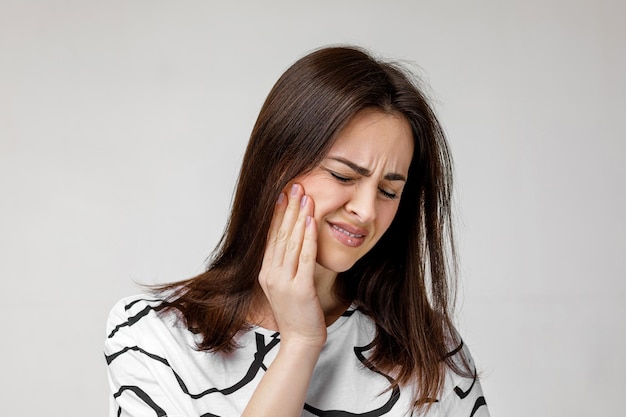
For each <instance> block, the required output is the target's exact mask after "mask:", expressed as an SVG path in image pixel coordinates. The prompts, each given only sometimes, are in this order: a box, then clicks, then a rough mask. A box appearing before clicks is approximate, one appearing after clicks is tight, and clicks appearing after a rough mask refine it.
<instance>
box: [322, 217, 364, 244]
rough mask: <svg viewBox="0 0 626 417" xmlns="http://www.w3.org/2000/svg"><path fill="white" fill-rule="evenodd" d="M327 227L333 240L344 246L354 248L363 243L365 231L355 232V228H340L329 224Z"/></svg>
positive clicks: (342, 226)
mask: <svg viewBox="0 0 626 417" xmlns="http://www.w3.org/2000/svg"><path fill="white" fill-rule="evenodd" d="M329 225H330V230H331V231H332V233H333V235H334V236H335V238H336V239H337V240H338V241H339V242H341V243H343V244H344V245H346V246H349V247H351V248H356V247H359V246H361V245H362V244H363V242H365V237H366V236H367V231H361V230H357V229H356V228H354V227H351V226H348V225H341V226H340V225H337V224H335V223H329ZM348 229H349V230H348Z"/></svg>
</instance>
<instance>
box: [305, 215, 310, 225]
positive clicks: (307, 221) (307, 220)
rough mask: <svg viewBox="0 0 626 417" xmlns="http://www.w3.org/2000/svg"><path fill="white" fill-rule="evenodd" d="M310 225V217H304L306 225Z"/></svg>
mask: <svg viewBox="0 0 626 417" xmlns="http://www.w3.org/2000/svg"><path fill="white" fill-rule="evenodd" d="M310 224H311V216H306V225H307V226H308V225H310Z"/></svg>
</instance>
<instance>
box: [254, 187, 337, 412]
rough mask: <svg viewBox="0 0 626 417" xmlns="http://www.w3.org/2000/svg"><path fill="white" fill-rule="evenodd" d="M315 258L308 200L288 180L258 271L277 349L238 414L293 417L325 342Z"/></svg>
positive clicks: (314, 229) (315, 251) (314, 233)
mask: <svg viewBox="0 0 626 417" xmlns="http://www.w3.org/2000/svg"><path fill="white" fill-rule="evenodd" d="M316 258H317V229H316V225H315V220H314V219H313V201H311V199H310V198H308V196H305V194H304V190H303V189H302V186H301V185H298V184H293V185H291V186H290V187H289V188H288V189H287V190H285V191H284V192H283V193H281V195H280V197H279V198H278V201H277V202H276V208H275V210H274V217H273V218H272V223H271V226H270V230H269V233H268V237H267V246H266V248H265V255H264V257H263V265H262V266H261V272H260V273H259V283H260V284H261V287H262V288H263V292H264V293H265V296H266V297H267V300H268V302H269V305H270V307H271V309H272V314H273V315H274V320H275V321H276V324H277V326H278V331H279V332H280V345H279V346H280V347H279V349H278V353H277V355H276V358H275V359H274V361H273V362H272V364H271V365H270V366H269V367H268V368H267V372H266V373H265V375H263V378H262V379H261V381H260V382H259V385H258V386H257V387H256V389H255V391H254V394H253V395H252V397H251V398H250V401H249V402H248V405H247V406H246V409H245V410H244V412H243V414H242V417H275V416H283V417H296V416H300V415H301V413H302V407H303V405H304V401H305V398H306V394H307V390H308V388H309V384H310V382H311V376H312V375H313V370H314V369H315V365H316V363H317V360H318V358H319V354H320V352H321V350H322V347H323V346H324V343H326V321H325V319H324V313H323V312H322V308H321V305H320V300H319V297H318V295H317V292H316V290H315V281H314V278H313V274H314V272H315V265H316Z"/></svg>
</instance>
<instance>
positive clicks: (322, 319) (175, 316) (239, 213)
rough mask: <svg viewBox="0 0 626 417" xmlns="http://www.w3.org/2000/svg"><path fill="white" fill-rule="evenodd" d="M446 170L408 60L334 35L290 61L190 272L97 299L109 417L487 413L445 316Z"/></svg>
mask: <svg viewBox="0 0 626 417" xmlns="http://www.w3.org/2000/svg"><path fill="white" fill-rule="evenodd" d="M451 174H452V167H451V158H450V155H449V151H448V145H447V143H446V140H445V138H444V135H443V132H442V129H441V127H440V126H439V124H438V122H437V120H436V118H435V116H434V114H433V111H432V109H431V108H430V107H429V105H428V103H427V101H426V100H425V98H424V96H423V94H422V93H421V92H420V90H419V89H418V87H417V86H416V85H415V84H414V83H413V82H412V81H411V77H410V76H409V74H407V73H405V72H404V71H403V70H402V69H400V68H399V67H398V66H396V65H394V64H390V63H386V62H382V61H378V60H376V59H374V58H372V57H371V56H370V55H368V54H367V53H366V52H364V51H362V50H360V49H357V48H352V47H331V48H324V49H320V50H317V51H315V52H313V53H311V54H309V55H307V56H305V57H303V58H302V59H300V60H299V61H297V62H296V63H295V64H294V65H293V66H292V67H291V68H289V69H288V70H287V71H286V72H285V74H283V75H282V77H281V78H280V79H279V80H278V82H277V83H276V85H275V86H274V87H273V89H272V91H271V92H270V94H269V96H268V98H267V100H266V101H265V104H264V105H263V108H262V109H261V112H260V115H259V118H258V120H257V122H256V125H255V127H254V129H253V132H252V135H251V138H250V142H249V144H248V148H247V150H246V154H245V156H244V161H243V166H242V168H241V173H240V176H239V182H238V185H237V189H236V194H235V200H234V202H233V207H232V212H231V216H230V219H229V222H228V225H227V227H226V230H225V232H224V235H223V237H222V239H221V241H220V244H219V245H218V247H217V249H216V250H215V252H214V255H213V257H212V260H211V262H210V265H209V267H208V269H207V271H206V272H205V273H203V274H201V275H199V276H197V277H195V278H192V279H189V280H186V281H182V282H177V283H173V284H170V285H165V286H162V287H159V288H156V289H155V293H156V297H154V298H145V297H131V298H127V299H124V300H122V301H121V302H120V303H118V305H117V306H116V307H114V309H113V311H112V312H111V315H110V318H109V324H108V337H107V340H106V346H105V351H106V358H107V363H108V365H109V368H108V369H109V380H110V383H111V388H112V394H113V402H112V407H111V415H118V416H119V415H129V416H139V415H154V414H156V415H168V416H205V417H208V416H235V415H242V416H257V417H258V416H272V417H275V416H300V415H302V416H311V415H316V416H356V415H363V416H382V415H385V416H404V415H410V414H417V413H422V414H426V415H432V416H444V415H445V416H457V415H458V416H472V415H474V416H479V415H480V416H485V415H488V412H487V408H486V405H485V400H484V397H483V396H482V393H481V387H480V384H479V382H478V380H477V377H476V371H475V368H474V366H473V364H472V362H471V358H470V357H469V354H468V352H467V350H466V349H465V348H464V347H463V344H462V342H461V340H460V338H459V337H458V335H457V334H456V333H455V331H454V328H453V325H452V323H451V319H450V309H451V305H450V304H451V303H449V302H448V300H449V297H450V294H449V293H450V292H451V291H450V288H449V281H450V278H451V272H453V271H451V269H452V268H451V264H452V265H453V264H454V263H453V255H454V250H453V249H454V247H453V245H452V235H451V231H450V194H451V185H452V175H451ZM451 258H452V259H451Z"/></svg>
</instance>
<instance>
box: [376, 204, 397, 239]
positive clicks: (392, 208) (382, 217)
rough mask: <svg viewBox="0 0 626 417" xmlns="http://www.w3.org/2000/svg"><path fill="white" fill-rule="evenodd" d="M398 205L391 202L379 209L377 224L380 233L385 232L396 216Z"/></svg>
mask: <svg viewBox="0 0 626 417" xmlns="http://www.w3.org/2000/svg"><path fill="white" fill-rule="evenodd" d="M398 206H399V204H393V205H389V206H388V207H383V208H382V209H381V210H379V212H378V213H379V214H378V226H379V230H380V232H381V234H383V233H385V232H386V231H387V229H388V228H389V226H390V225H391V222H393V219H394V217H396V213H397V212H398Z"/></svg>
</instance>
